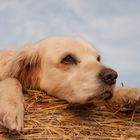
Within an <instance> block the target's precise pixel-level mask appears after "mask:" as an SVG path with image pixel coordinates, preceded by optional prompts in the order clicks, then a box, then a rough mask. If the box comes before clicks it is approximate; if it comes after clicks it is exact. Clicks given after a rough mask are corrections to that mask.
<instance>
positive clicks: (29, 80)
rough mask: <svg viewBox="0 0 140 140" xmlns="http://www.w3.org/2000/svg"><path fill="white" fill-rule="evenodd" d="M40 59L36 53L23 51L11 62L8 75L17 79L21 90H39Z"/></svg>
mask: <svg viewBox="0 0 140 140" xmlns="http://www.w3.org/2000/svg"><path fill="white" fill-rule="evenodd" d="M40 69H41V57H40V55H39V53H38V52H37V51H30V50H25V51H21V52H19V53H18V54H17V56H16V57H15V59H14V60H13V62H12V65H11V69H10V75H11V77H14V78H17V79H18V80H19V81H20V82H21V84H22V86H23V89H25V90H26V89H39V72H40Z"/></svg>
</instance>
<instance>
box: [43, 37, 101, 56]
mask: <svg viewBox="0 0 140 140" xmlns="http://www.w3.org/2000/svg"><path fill="white" fill-rule="evenodd" d="M42 44H43V46H44V47H46V48H47V50H49V52H52V53H56V54H63V53H75V54H79V53H80V54H81V55H82V54H83V55H92V56H95V57H96V56H98V55H99V54H100V53H99V51H98V50H97V49H96V48H95V47H94V46H93V45H91V44H90V43H89V42H88V41H86V40H84V39H83V38H80V37H51V38H48V39H46V40H44V41H43V42H42Z"/></svg>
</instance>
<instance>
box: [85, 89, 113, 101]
mask: <svg viewBox="0 0 140 140" xmlns="http://www.w3.org/2000/svg"><path fill="white" fill-rule="evenodd" d="M112 96H113V91H112V90H106V91H104V92H102V93H100V94H99V95H96V96H93V97H89V98H88V100H87V102H98V101H105V100H109V99H111V98H112Z"/></svg>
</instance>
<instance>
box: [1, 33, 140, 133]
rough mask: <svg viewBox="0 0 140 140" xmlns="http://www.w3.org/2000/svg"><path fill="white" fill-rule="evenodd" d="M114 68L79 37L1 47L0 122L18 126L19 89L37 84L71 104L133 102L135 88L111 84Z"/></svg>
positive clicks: (139, 97) (139, 98)
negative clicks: (6, 47) (7, 47)
mask: <svg viewBox="0 0 140 140" xmlns="http://www.w3.org/2000/svg"><path fill="white" fill-rule="evenodd" d="M117 76H118V74H117V72H116V71H115V70H113V69H111V68H109V67H107V66H106V65H104V64H102V63H101V55H100V53H99V52H98V50H97V49H96V48H95V47H94V46H92V45H91V44H90V43H88V42H87V41H85V40H84V39H82V38H80V37H70V36H69V37H51V38H48V39H44V40H41V41H39V42H36V43H34V44H30V45H26V46H25V47H23V48H11V49H4V50H2V51H0V106H1V108H0V122H1V124H2V125H4V126H5V127H6V128H8V129H10V130H16V131H18V132H20V131H21V130H22V129H23V122H24V121H23V119H24V97H23V94H22V93H23V90H26V89H40V90H43V91H45V92H47V94H49V95H51V96H55V97H57V98H60V99H63V100H66V101H68V102H70V103H78V104H86V103H89V102H102V101H109V102H110V103H111V102H115V103H118V104H124V105H125V104H130V105H132V106H133V105H136V103H138V102H140V90H139V89H136V88H128V87H116V88H115V83H116V79H117Z"/></svg>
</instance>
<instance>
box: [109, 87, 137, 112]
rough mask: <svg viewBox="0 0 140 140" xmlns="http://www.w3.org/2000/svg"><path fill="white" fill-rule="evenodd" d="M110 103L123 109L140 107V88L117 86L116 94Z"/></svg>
mask: <svg viewBox="0 0 140 140" xmlns="http://www.w3.org/2000/svg"><path fill="white" fill-rule="evenodd" d="M108 104H109V105H110V106H112V107H119V108H123V109H136V108H140V89H138V88H130V87H116V88H115V90H114V95H113V97H112V99H111V100H110V101H108Z"/></svg>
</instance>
